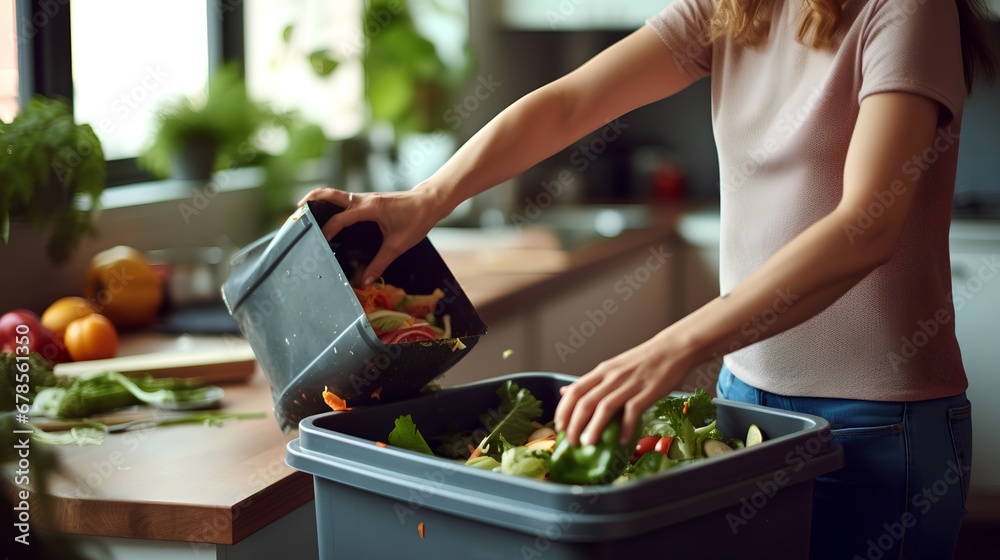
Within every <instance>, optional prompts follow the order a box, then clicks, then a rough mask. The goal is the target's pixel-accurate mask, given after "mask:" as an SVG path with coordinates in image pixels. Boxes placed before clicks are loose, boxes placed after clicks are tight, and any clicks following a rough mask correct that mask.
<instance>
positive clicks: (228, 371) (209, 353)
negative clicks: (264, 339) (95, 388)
mask: <svg viewBox="0 0 1000 560" xmlns="http://www.w3.org/2000/svg"><path fill="white" fill-rule="evenodd" d="M256 365H257V361H256V358H255V357H254V355H253V350H251V349H250V346H248V345H247V346H236V347H231V348H214V349H198V350H191V351H187V352H178V351H170V352H152V353H146V354H136V355H132V356H120V357H117V358H111V359H108V360H89V361H86V362H69V363H65V364H57V365H56V367H55V372H56V373H57V374H59V375H82V374H87V373H92V372H99V371H117V372H119V373H123V374H125V375H132V376H142V375H152V376H153V377H197V378H199V379H201V380H202V381H204V382H206V383H213V384H216V383H233V382H237V381H245V380H246V379H247V378H249V377H250V375H252V374H253V372H254V368H255V367H256Z"/></svg>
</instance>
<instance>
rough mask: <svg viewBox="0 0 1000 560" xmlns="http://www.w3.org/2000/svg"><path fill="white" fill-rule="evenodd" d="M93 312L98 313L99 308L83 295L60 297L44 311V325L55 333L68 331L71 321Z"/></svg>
mask: <svg viewBox="0 0 1000 560" xmlns="http://www.w3.org/2000/svg"><path fill="white" fill-rule="evenodd" d="M91 313H97V309H95V308H94V305H93V304H92V303H90V302H89V301H87V300H86V299H83V298H82V297H77V296H68V297H64V298H59V299H57V300H56V301H55V302H53V303H52V305H50V306H49V307H48V309H46V310H45V313H42V325H43V326H45V328H47V329H49V331H51V332H52V333H53V334H61V333H64V332H66V327H68V326H69V324H70V323H72V322H73V321H76V320H77V319H82V318H84V317H86V316H87V315H90V314H91Z"/></svg>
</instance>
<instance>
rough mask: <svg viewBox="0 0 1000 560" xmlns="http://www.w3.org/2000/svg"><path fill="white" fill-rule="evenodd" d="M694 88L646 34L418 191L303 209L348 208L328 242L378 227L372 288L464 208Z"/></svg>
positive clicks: (536, 103) (544, 95)
mask: <svg viewBox="0 0 1000 560" xmlns="http://www.w3.org/2000/svg"><path fill="white" fill-rule="evenodd" d="M692 81H694V80H693V78H692V77H691V76H690V75H689V74H688V73H687V72H685V71H684V70H682V69H681V68H680V67H679V66H678V65H677V63H676V62H675V61H674V58H673V56H672V55H671V53H670V51H669V50H668V49H667V47H666V46H665V45H664V44H663V41H662V40H661V39H660V38H659V37H657V36H656V33H654V32H653V30H652V29H650V28H649V27H648V26H647V27H643V28H641V29H639V30H638V31H636V32H635V33H633V34H631V35H629V36H628V37H626V38H625V39H622V40H621V41H619V42H618V43H616V44H614V45H612V46H611V47H609V48H608V49H607V50H605V51H604V52H602V53H600V54H599V55H597V56H596V57H594V58H593V59H591V60H590V61H589V62H587V63H586V64H584V65H583V66H581V67H580V68H578V69H577V70H575V71H574V72H572V73H570V74H568V75H566V76H565V77H563V78H560V79H559V80H556V81H555V82H552V83H550V84H548V85H546V86H544V87H542V88H540V89H538V90H536V91H534V92H532V93H530V94H528V95H526V96H525V97H523V98H521V99H520V100H519V101H517V102H516V103H514V104H513V105H511V106H510V107H508V108H507V109H506V110H504V111H503V112H502V113H500V114H499V115H498V116H497V117H496V118H494V119H493V120H492V121H490V122H489V124H487V125H486V126H485V127H483V129H482V130H480V131H479V132H478V133H477V134H476V135H475V136H473V137H472V138H471V139H470V140H469V141H468V142H466V143H465V145H464V146H462V148H461V149H460V150H458V152H457V153H456V154H455V155H454V156H453V157H452V158H451V159H450V160H449V161H448V162H447V163H446V164H445V165H444V166H443V167H441V169H440V170H438V171H437V172H436V173H435V174H434V175H433V176H432V177H431V178H430V179H428V180H427V181H425V182H424V183H422V184H420V185H418V186H417V188H414V189H413V190H411V191H406V192H400V193H387V194H380V193H379V194H375V193H373V194H363V195H358V194H355V195H353V198H352V197H350V195H348V193H345V192H343V191H338V190H335V189H317V190H315V191H313V192H311V193H309V194H308V195H306V197H305V198H304V199H303V201H302V202H305V201H306V200H314V199H324V200H329V201H331V202H333V203H335V204H338V205H340V206H344V207H347V206H348V205H350V207H349V208H348V210H347V211H345V212H342V213H340V214H337V215H336V216H334V217H333V218H331V219H330V221H329V222H328V223H327V224H326V226H325V227H324V228H323V232H324V233H325V234H326V236H327V238H331V237H333V236H334V235H336V234H337V233H338V232H339V231H340V230H341V229H343V228H344V227H346V226H349V225H351V224H354V223H356V222H359V221H373V222H376V223H378V225H379V227H380V228H381V230H382V234H383V239H384V241H383V242H382V247H381V249H380V250H379V252H378V254H377V255H376V256H375V259H374V260H372V262H371V264H369V265H368V268H367V269H366V271H365V274H364V278H365V283H366V284H369V283H371V282H373V281H374V280H375V278H378V277H379V276H381V275H382V273H383V271H384V270H385V268H386V267H387V266H389V263H391V262H392V261H393V259H395V258H396V257H397V256H399V255H400V254H401V253H402V252H403V251H405V250H407V249H409V248H410V247H412V246H413V245H415V244H416V243H417V242H418V241H420V240H421V239H422V238H423V237H424V236H425V235H426V234H427V232H428V231H430V229H431V227H433V226H434V224H436V223H437V222H438V221H440V220H441V219H442V218H444V217H445V216H447V215H448V214H449V213H450V212H451V211H452V210H454V209H455V207H456V206H458V204H459V203H461V202H462V201H463V200H465V199H467V198H469V197H471V196H473V195H475V194H478V193H480V192H483V191H485V190H486V189H488V188H490V187H492V186H493V185H497V184H499V183H502V182H504V181H506V180H508V179H510V178H512V177H514V176H516V175H519V174H520V173H522V172H523V171H525V170H526V169H528V168H529V167H531V166H533V165H535V164H536V163H538V162H540V161H542V160H543V159H545V158H547V157H549V156H551V155H553V154H555V153H557V152H558V151H559V150H561V149H563V148H565V147H566V146H568V145H569V144H570V143H572V142H573V141H574V140H577V139H579V138H581V137H582V136H584V135H586V134H587V133H589V132H591V131H593V130H596V129H597V128H600V127H601V126H603V125H604V124H606V123H607V122H610V121H612V120H614V119H616V118H618V117H620V116H621V115H623V114H625V113H627V112H629V111H631V110H632V109H635V108H637V107H641V106H643V105H646V104H648V103H651V102H653V101H656V100H658V99H662V98H664V97H667V96H669V95H672V94H674V93H676V92H678V91H680V90H682V89H684V88H685V87H687V86H688V85H690V84H691V82H692ZM349 203H350V204H349ZM300 204H301V203H300Z"/></svg>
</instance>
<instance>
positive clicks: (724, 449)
mask: <svg viewBox="0 0 1000 560" xmlns="http://www.w3.org/2000/svg"><path fill="white" fill-rule="evenodd" d="M702 450H703V451H704V452H705V456H706V457H715V456H716V455H724V454H726V453H732V452H733V448H732V447H729V446H728V445H726V444H725V443H723V442H721V441H719V440H717V439H708V440H705V443H704V444H703V445H702Z"/></svg>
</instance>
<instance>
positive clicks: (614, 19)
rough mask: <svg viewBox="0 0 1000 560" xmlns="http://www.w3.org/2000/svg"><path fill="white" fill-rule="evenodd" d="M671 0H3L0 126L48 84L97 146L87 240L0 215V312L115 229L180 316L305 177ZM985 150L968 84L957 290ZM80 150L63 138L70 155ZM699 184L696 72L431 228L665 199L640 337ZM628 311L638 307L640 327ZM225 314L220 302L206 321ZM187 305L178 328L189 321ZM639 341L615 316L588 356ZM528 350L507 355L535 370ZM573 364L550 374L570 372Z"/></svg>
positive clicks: (985, 205)
mask: <svg viewBox="0 0 1000 560" xmlns="http://www.w3.org/2000/svg"><path fill="white" fill-rule="evenodd" d="M668 1H669V0H632V1H630V2H620V1H614V0H491V1H470V0H408V1H406V0H336V1H334V2H330V1H321V0H248V1H246V2H241V1H238V0H170V1H166V0H140V1H136V0H73V1H72V2H71V3H69V4H68V5H67V3H66V2H64V1H59V2H57V1H55V0H0V120H2V121H4V122H5V123H10V122H11V120H12V119H14V117H16V116H17V115H18V114H19V113H20V111H21V110H22V109H24V108H25V107H27V105H28V101H29V100H30V99H31V98H32V97H33V96H35V95H42V96H44V97H46V98H51V99H62V100H64V101H65V102H66V105H67V106H68V107H69V108H71V110H72V114H73V116H74V117H75V119H76V122H78V123H89V124H90V125H91V127H92V128H93V129H94V131H95V132H96V135H97V138H98V139H99V141H100V146H101V149H103V153H104V159H105V160H106V170H105V174H104V177H103V178H104V181H103V185H102V187H103V189H102V192H100V193H99V195H98V197H97V200H99V206H98V208H97V209H96V210H95V212H94V213H93V214H91V215H90V216H89V217H88V219H92V220H93V226H94V229H95V231H96V234H93V235H91V234H86V233H85V234H83V235H82V236H80V237H79V239H78V241H77V242H75V243H73V242H71V243H70V244H69V245H68V246H67V247H66V248H65V250H64V251H63V253H66V255H64V257H63V258H61V259H60V258H55V259H54V258H52V257H50V256H49V255H50V254H52V247H51V246H50V240H49V238H48V236H47V235H45V234H44V231H45V230H39V229H36V228H35V227H34V226H33V225H32V224H31V223H27V222H25V221H24V220H19V219H16V218H15V219H12V220H11V225H10V240H9V243H8V244H7V245H6V246H2V247H0V262H2V268H3V272H4V274H2V275H0V310H6V309H10V308H13V307H28V308H32V309H35V310H36V311H41V309H43V308H44V307H45V306H46V305H47V304H48V303H49V302H51V301H53V300H54V299H55V298H57V297H60V296H63V295H67V294H69V293H74V291H77V290H76V286H78V285H79V284H80V279H81V277H82V274H83V270H84V267H85V266H86V263H87V261H88V259H89V257H90V256H91V255H93V254H94V253H95V252H97V251H99V250H101V249H104V248H107V247H109V246H112V245H116V244H127V245H131V246H134V247H136V248H139V249H140V250H142V251H146V252H147V253H148V254H149V255H150V256H151V257H152V258H154V260H158V261H159V262H161V263H163V264H164V265H166V266H167V267H169V269H170V270H171V273H172V274H174V278H173V280H174V282H173V284H172V285H171V290H172V291H171V296H172V298H173V302H174V304H176V307H177V310H183V309H184V308H185V307H190V306H194V307H195V308H197V307H198V306H205V307H209V308H211V307H213V306H214V308H215V309H216V311H217V310H218V308H219V306H220V301H219V298H218V284H219V282H220V281H221V279H222V278H224V276H225V267H226V264H225V263H226V259H227V256H228V255H229V254H231V253H232V252H233V251H234V250H235V249H237V248H238V247H241V246H243V245H245V244H247V243H249V242H251V241H252V240H254V239H256V238H257V237H258V236H260V235H261V234H263V233H265V232H267V231H270V230H271V229H273V228H275V227H277V226H278V225H279V224H280V223H281V222H282V221H283V220H284V218H285V217H286V216H287V215H288V213H289V212H290V211H291V210H292V209H293V208H294V204H295V202H296V201H297V200H298V198H299V197H301V196H302V195H303V194H304V193H305V192H308V191H309V190H310V189H312V188H314V187H316V186H338V187H342V188H345V189H348V190H353V191H358V192H363V191H371V190H398V189H406V188H410V187H412V186H413V185H415V184H416V183H418V182H419V181H421V180H422V179H424V178H426V177H427V176H429V175H430V174H431V173H432V172H433V171H434V170H435V169H436V168H437V166H439V165H440V164H441V163H443V162H444V161H445V160H446V159H447V158H448V157H449V155H450V154H451V153H453V152H454V150H455V149H456V148H457V147H458V146H460V145H461V143H462V142H463V141H464V140H465V139H467V138H469V137H470V136H471V135H472V134H473V133H474V132H475V131H476V130H478V128H479V127H481V126H482V125H483V124H485V123H486V122H488V121H489V120H490V119H491V118H492V117H493V116H494V115H496V114H497V113H498V112H499V111H501V110H502V109H503V108H504V107H506V106H507V105H508V104H510V103H511V102H513V101H515V100H516V99H518V98H519V97H520V96H521V95H523V94H525V93H527V92H529V91H531V90H533V89H534V88H537V87H539V86H541V85H543V84H545V83H546V82H548V81H550V80H552V79H554V78H556V77H558V76H560V75H562V74H564V73H566V72H568V71H570V70H572V69H573V68H575V67H577V66H578V65H579V64H581V63H583V62H584V61H586V60H587V59H588V58H589V57H591V56H593V55H594V54H596V53H597V52H599V51H600V50H602V49H604V48H605V47H607V46H608V45H610V44H612V43H613V42H615V41H616V40H618V39H620V38H622V37H623V36H625V35H626V34H628V33H629V32H630V31H632V30H634V29H635V28H637V27H639V26H641V25H642V24H643V22H644V21H645V19H647V18H648V17H650V16H651V15H653V14H655V13H656V12H657V11H658V10H660V9H662V7H663V6H664V5H666V4H667V3H668ZM991 4H992V5H993V7H994V9H995V10H996V11H1000V2H998V1H997V0H992V2H991ZM992 28H993V30H994V31H998V28H1000V23H997V22H996V21H995V22H993V24H992ZM997 35H1000V31H998V32H997ZM650 71H655V69H650ZM998 149H1000V85H994V86H993V87H989V88H987V87H977V88H976V90H975V91H974V92H973V95H972V96H971V97H970V99H969V101H968V103H967V105H966V111H965V116H964V120H963V135H962V142H961V153H960V169H959V174H958V183H957V188H956V193H955V208H954V215H955V218H956V220H955V224H954V226H953V231H952V248H953V262H954V277H955V282H956V283H959V282H961V283H962V284H963V285H970V286H971V285H972V284H971V282H972V281H974V280H975V279H976V278H977V276H976V275H977V274H979V270H980V268H981V266H982V263H983V259H984V258H985V259H991V258H992V259H996V257H997V255H998V254H1000V180H998V177H1000V157H998V151H1000V150H998ZM74 150H75V151H74ZM83 151H84V150H83V149H81V148H80V146H75V147H74V146H70V151H69V152H68V153H67V154H68V155H65V156H64V157H65V158H66V162H67V165H68V167H70V168H72V167H74V165H75V164H74V163H73V161H74V159H73V154H76V155H79V156H86V155H87V154H85V153H83ZM87 151H88V152H89V151H90V150H89V149H87ZM2 172H3V171H2V168H0V182H2V179H4V178H5V177H4V176H3V175H2ZM8 172H9V171H8ZM2 188H4V187H3V186H2V185H0V189H2ZM718 188H719V175H718V161H717V157H716V152H715V148H714V144H713V139H712V126H711V113H710V94H709V82H708V80H702V81H700V82H698V83H696V84H694V85H693V86H692V87H690V88H688V89H687V90H686V91H683V92H681V93H679V94H678V95H676V96H675V97H674V98H672V99H670V100H667V101H665V102H661V103H657V104H654V105H652V106H649V107H645V108H642V109H639V110H637V111H635V112H633V113H631V114H629V115H626V116H624V117H622V118H621V119H620V122H618V123H617V124H609V126H608V127H605V129H602V131H600V132H598V133H595V134H594V135H592V136H590V137H587V138H584V139H581V140H580V141H579V142H578V143H575V144H574V145H573V146H571V147H570V148H567V149H566V150H565V151H564V152H562V153H560V154H557V155H555V156H553V157H552V158H550V159H549V160H547V161H545V162H543V163H541V164H539V165H538V166H536V167H535V168H533V169H531V170H529V171H528V172H527V173H525V174H524V175H523V176H521V177H518V178H517V179H515V180H512V181H510V182H509V183H507V184H504V185H500V186H498V187H497V188H496V189H494V190H493V191H491V192H488V193H485V194H483V195H481V196H479V197H477V198H476V199H475V200H473V201H471V202H470V203H468V204H465V205H463V206H461V207H460V208H459V209H458V210H457V211H456V212H455V214H454V215H453V216H451V217H450V218H449V219H448V220H446V221H445V223H444V224H443V225H444V226H447V227H445V228H442V229H441V231H438V232H435V237H433V239H434V240H435V243H436V245H437V246H438V247H439V249H441V250H442V251H443V252H444V251H449V250H450V251H454V252H461V251H462V250H463V249H462V248H463V247H465V248H467V247H468V246H469V245H470V244H471V245H473V246H474V247H475V248H477V249H479V250H481V251H486V252H490V251H493V250H494V249H496V248H498V247H502V246H508V245H509V244H510V243H512V242H511V241H510V239H511V238H512V236H517V235H520V234H521V232H522V228H521V227H520V226H523V225H524V224H525V223H530V224H533V225H538V226H549V227H550V229H551V230H552V231H554V232H556V233H557V235H556V239H557V242H558V243H561V244H562V245H561V246H560V248H561V249H563V250H567V251H569V250H572V249H576V248H581V247H586V246H590V245H593V244H595V243H597V242H598V241H599V240H600V239H601V238H612V237H615V236H616V235H619V234H621V233H622V232H624V231H628V230H635V229H642V228H645V227H652V226H651V224H652V223H653V222H655V219H654V217H653V216H652V211H651V210H650V208H663V207H670V208H674V209H676V213H677V216H678V217H677V219H676V221H675V222H671V223H672V224H673V225H674V226H675V228H676V232H677V245H676V246H675V247H674V248H673V250H674V251H675V253H676V256H675V258H674V259H673V264H672V266H675V267H676V268H677V269H676V270H673V272H671V276H670V278H671V283H670V284H669V285H667V284H665V285H664V286H663V287H662V290H661V294H660V295H659V296H656V297H658V298H660V299H662V300H663V301H665V302H666V303H665V304H664V305H669V309H670V312H669V313H667V314H665V315H664V316H663V317H659V318H658V319H657V320H656V321H653V322H652V323H650V324H649V329H648V330H650V331H654V332H655V329H657V328H662V325H663V323H664V321H669V320H673V319H676V318H677V317H679V316H681V315H683V314H684V313H686V312H688V311H691V310H693V309H694V308H696V307H697V306H699V305H701V303H703V302H704V301H706V300H707V299H709V298H711V297H712V296H713V295H714V294H716V293H717V280H718V279H717V276H716V274H717V262H716V261H717V258H718V253H717V244H718V215H717V212H716V211H715V208H716V207H717V201H718ZM0 192H2V191H0ZM554 192H558V195H556V196H552V194H553V193H554ZM53 204H55V202H53ZM77 204H78V205H83V206H87V204H88V202H87V201H86V199H81V200H78V201H77ZM497 239H502V240H503V241H502V242H497V241H496V240H497ZM505 244H506V245H505ZM56 253H58V251H56ZM54 260H55V261H59V262H53V261H54ZM992 262H995V260H994V261H992ZM504 266H516V264H511V263H510V262H507V263H506V264H505V265H504ZM615 277H616V276H614V275H612V276H611V277H610V278H611V280H610V281H613V280H614V278H615ZM980 280H983V281H981V282H979V283H978V284H977V285H979V286H981V289H977V290H976V293H975V297H976V300H975V302H974V303H973V304H971V305H966V306H965V307H964V308H963V309H961V310H960V311H959V313H958V329H959V333H960V337H961V340H962V345H963V357H964V360H965V362H966V365H967V368H968V370H969V374H970V378H971V379H972V383H973V388H972V389H971V390H970V394H971V395H972V396H973V399H974V405H975V406H976V414H975V415H974V416H975V418H976V430H977V431H976V437H977V440H976V446H975V452H974V456H975V458H976V459H975V461H976V463H975V471H974V472H975V476H974V478H973V482H972V484H973V496H972V498H971V501H970V509H971V510H972V512H973V515H972V516H971V517H970V526H971V527H973V528H971V529H970V530H969V533H968V535H971V536H968V537H967V538H970V539H971V538H976V537H975V535H976V534H979V533H975V532H974V530H975V527H978V526H979V525H977V524H978V523H987V522H988V523H997V522H998V519H997V515H998V512H1000V506H998V505H997V504H998V503H1000V446H997V445H996V443H997V441H996V437H995V436H993V435H992V432H994V431H995V427H996V426H997V425H1000V409H998V408H997V407H991V406H990V403H989V400H990V398H997V397H1000V377H998V376H997V375H996V367H997V365H996V364H998V363H1000V354H998V348H1000V345H998V344H997V341H998V339H997V333H998V332H1000V282H986V281H985V280H984V279H982V278H980ZM602 282H604V280H602ZM650 291H652V290H650ZM650 297H653V296H650ZM583 301H584V302H586V301H588V300H583ZM566 305H567V307H566V308H567V309H579V308H580V307H579V305H585V306H586V305H590V304H587V303H580V302H573V301H570V302H568V303H567V304H566ZM643 311H644V310H641V309H640V310H638V311H637V317H636V319H635V320H636V322H641V321H643V320H646V321H647V322H648V320H649V318H648V317H643V314H644V313H643ZM645 315H647V316H648V315H649V313H648V312H646V313H645ZM227 318H228V317H226V316H225V315H224V314H223V315H222V316H221V318H219V317H218V316H216V319H218V320H219V321H220V322H221V323H219V324H221V327H218V328H221V329H225V328H226V323H225V320H226V319H227ZM188 319H190V318H187V319H185V318H184V317H181V318H180V319H178V320H179V321H181V322H180V324H179V325H174V327H175V328H177V329H180V331H183V330H184V329H186V328H189V326H190V324H191V323H189V322H187V323H186V322H184V321H186V320H188ZM201 320H205V319H204V317H202V319H201ZM488 322H489V321H488ZM547 325H548V326H547ZM216 326H218V325H216ZM550 326H551V325H549V324H548V323H546V322H545V320H544V317H543V319H541V320H540V321H535V322H534V323H533V326H531V327H530V328H532V329H536V330H535V331H531V332H538V331H543V334H542V335H541V336H543V335H544V332H547V330H551V329H549V327H550ZM494 327H495V328H494ZM168 328H169V325H168ZM213 328H215V327H213ZM520 330H521V329H520V327H517V326H516V325H515V324H514V323H504V321H502V320H499V321H497V322H496V324H495V325H494V324H491V332H496V333H498V334H496V335H495V339H496V340H497V342H496V343H494V344H493V345H491V346H490V347H491V348H493V347H494V346H495V347H496V348H493V350H497V352H496V354H497V355H499V350H502V349H503V348H501V347H505V346H506V345H507V344H509V343H510V340H509V339H507V338H504V336H505V335H504V334H503V333H512V332H515V331H518V332H520ZM645 334H648V333H645V332H638V333H637V332H632V333H626V335H625V336H623V337H622V338H623V341H622V342H621V344H619V347H614V348H611V347H609V348H605V349H604V350H605V351H606V352H610V351H620V350H623V349H624V348H627V347H628V344H630V343H631V344H634V343H636V342H638V341H639V340H641V337H642V336H643V335H645ZM487 338H489V337H487ZM484 344H485V343H484ZM493 350H491V351H493ZM483 355H485V354H483ZM524 355H527V356H528V357H527V358H525V360H526V361H522V362H517V361H513V362H510V363H508V364H507V365H506V366H504V367H507V368H513V367H530V368H540V369H541V368H544V367H546V366H549V362H547V361H546V358H545V357H544V356H541V355H539V354H537V353H536V354H532V353H531V352H526V353H524ZM592 357H593V358H594V359H599V358H600V356H599V355H597V356H592ZM468 363H469V361H468V360H466V361H465V363H464V364H463V365H466V366H467V364H468ZM588 365H592V363H591V362H589V361H586V360H581V361H579V362H577V363H573V362H572V361H571V362H570V363H569V364H568V365H567V362H566V361H565V360H563V362H562V363H561V364H560V363H558V362H557V363H554V364H553V365H552V366H550V367H559V366H563V367H562V369H568V370H574V371H572V372H573V373H582V371H586V368H587V366H588ZM467 367H468V366H467ZM497 367H500V366H497ZM490 373H491V374H500V373H504V372H503V371H492V370H491V372H490ZM980 403H982V404H980ZM995 526H996V525H993V527H995Z"/></svg>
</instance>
